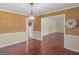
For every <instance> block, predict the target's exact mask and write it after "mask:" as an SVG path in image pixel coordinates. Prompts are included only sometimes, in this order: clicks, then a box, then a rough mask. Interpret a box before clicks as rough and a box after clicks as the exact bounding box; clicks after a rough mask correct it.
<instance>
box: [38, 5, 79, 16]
mask: <svg viewBox="0 0 79 59" xmlns="http://www.w3.org/2000/svg"><path fill="white" fill-rule="evenodd" d="M76 7H79V5H76V6H72V7H67V8H63V9H58V10H55V11H52V12H47V13H44V14H40V15H37V16H42V15H46V14H50V13H55V12H58V11H63V10H67V9H71V8H76Z"/></svg>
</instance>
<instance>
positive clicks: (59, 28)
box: [41, 15, 64, 35]
mask: <svg viewBox="0 0 79 59" xmlns="http://www.w3.org/2000/svg"><path fill="white" fill-rule="evenodd" d="M41 31H42V35H47V34H51V33H54V32H60V33H64V15H57V16H51V17H45V18H42V19H41Z"/></svg>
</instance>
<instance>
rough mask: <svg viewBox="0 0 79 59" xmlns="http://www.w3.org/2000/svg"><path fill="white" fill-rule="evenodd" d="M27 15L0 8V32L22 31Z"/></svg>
mask: <svg viewBox="0 0 79 59" xmlns="http://www.w3.org/2000/svg"><path fill="white" fill-rule="evenodd" d="M26 20H27V17H26V16H24V15H19V14H15V13H10V12H5V11H1V10H0V33H11V32H23V31H25V30H26Z"/></svg>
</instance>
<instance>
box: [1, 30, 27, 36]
mask: <svg viewBox="0 0 79 59" xmlns="http://www.w3.org/2000/svg"><path fill="white" fill-rule="evenodd" d="M16 33H26V32H25V31H23V32H10V33H0V35H6V34H7V35H8V34H16ZM26 34H27V33H26Z"/></svg>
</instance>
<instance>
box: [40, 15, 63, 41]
mask: <svg viewBox="0 0 79 59" xmlns="http://www.w3.org/2000/svg"><path fill="white" fill-rule="evenodd" d="M60 15H63V16H64V17H63V18H64V20H63V21H64V35H65V14H60ZM60 15H56V16H60ZM49 17H51V16H49ZM45 18H46V17H45ZM41 20H42V18H41ZM41 24H42V22H41ZM41 31H42V26H41ZM55 32H57V31H54V32H51V33H47V34H44V35H41V37H42V36H46V35H49V34H52V33H55ZM60 33H63V32H60ZM41 34H42V33H41ZM42 40H43V37H42Z"/></svg>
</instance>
